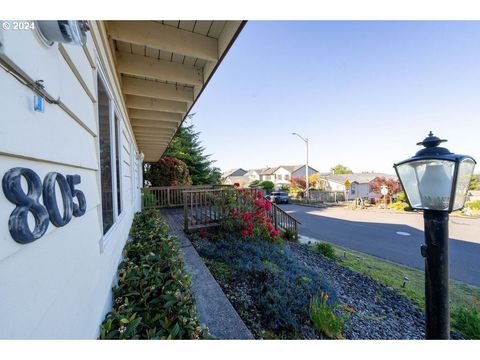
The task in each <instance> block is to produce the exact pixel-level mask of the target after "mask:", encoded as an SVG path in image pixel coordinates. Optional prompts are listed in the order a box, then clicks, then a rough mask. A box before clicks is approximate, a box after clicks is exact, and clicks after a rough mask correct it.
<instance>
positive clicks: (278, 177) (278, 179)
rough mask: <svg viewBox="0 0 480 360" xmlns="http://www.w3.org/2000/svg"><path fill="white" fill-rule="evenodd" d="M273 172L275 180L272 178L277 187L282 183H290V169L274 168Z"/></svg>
mask: <svg viewBox="0 0 480 360" xmlns="http://www.w3.org/2000/svg"><path fill="white" fill-rule="evenodd" d="M274 174H275V180H273V182H274V183H275V185H276V186H277V187H280V186H282V185H290V180H291V174H290V171H288V170H286V169H284V168H282V167H280V168H278V169H277V170H275V173H274ZM304 175H305V174H304Z"/></svg>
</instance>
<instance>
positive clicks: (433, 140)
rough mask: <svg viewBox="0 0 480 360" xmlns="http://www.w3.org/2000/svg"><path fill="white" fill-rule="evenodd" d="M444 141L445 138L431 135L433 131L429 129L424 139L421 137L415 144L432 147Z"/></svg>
mask: <svg viewBox="0 0 480 360" xmlns="http://www.w3.org/2000/svg"><path fill="white" fill-rule="evenodd" d="M446 141H447V140H442V139H440V138H439V137H436V136H435V135H433V132H431V131H430V133H429V134H428V136H427V137H426V138H425V139H423V141H422V142H419V143H417V145H423V146H424V147H426V148H432V147H435V146H438V145H440V144H441V143H442V142H446Z"/></svg>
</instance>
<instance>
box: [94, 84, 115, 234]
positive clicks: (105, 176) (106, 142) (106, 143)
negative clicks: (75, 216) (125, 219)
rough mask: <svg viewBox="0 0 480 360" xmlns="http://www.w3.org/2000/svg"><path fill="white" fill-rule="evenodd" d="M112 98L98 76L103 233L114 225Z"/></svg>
mask: <svg viewBox="0 0 480 360" xmlns="http://www.w3.org/2000/svg"><path fill="white" fill-rule="evenodd" d="M110 108H111V103H110V98H109V96H108V93H107V89H106V88H105V85H104V83H103V81H102V79H101V78H100V77H98V129H99V141H100V181H101V190H102V219H103V233H104V234H105V233H106V232H107V231H108V229H110V227H111V226H112V225H113V191H112V189H113V181H112V160H111V153H112V141H111V140H112V139H111V126H110Z"/></svg>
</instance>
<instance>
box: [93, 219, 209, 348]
mask: <svg viewBox="0 0 480 360" xmlns="http://www.w3.org/2000/svg"><path fill="white" fill-rule="evenodd" d="M130 235H131V237H132V240H131V241H129V242H128V243H127V244H126V246H125V249H124V251H123V261H122V262H121V264H120V265H119V268H118V284H117V285H116V286H115V287H114V288H113V298H114V304H113V308H112V311H111V312H110V313H108V314H107V316H106V318H105V320H104V322H103V323H102V325H101V328H100V339H199V338H206V337H208V332H207V330H206V329H205V328H203V327H202V326H201V325H200V322H199V320H198V318H197V313H196V307H195V300H194V297H193V295H192V293H191V291H190V278H189V277H188V276H187V274H186V272H185V267H184V263H183V260H182V258H181V256H180V252H179V244H178V242H177V240H176V238H175V237H173V236H171V235H170V234H169V229H168V226H167V224H166V223H165V222H164V221H163V219H162V218H161V217H160V213H159V212H158V211H156V210H146V211H143V212H141V213H139V214H136V215H135V218H134V220H133V224H132V228H131V232H130Z"/></svg>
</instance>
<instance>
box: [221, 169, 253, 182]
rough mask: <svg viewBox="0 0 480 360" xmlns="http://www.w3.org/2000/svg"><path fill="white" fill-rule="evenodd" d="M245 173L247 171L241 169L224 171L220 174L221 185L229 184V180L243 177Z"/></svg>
mask: <svg viewBox="0 0 480 360" xmlns="http://www.w3.org/2000/svg"><path fill="white" fill-rule="evenodd" d="M246 173H247V171H246V170H243V169H242V168H236V169H232V170H228V171H225V172H224V173H222V183H223V184H226V183H227V182H229V183H230V182H231V180H230V178H232V177H237V176H243V175H245V174H246ZM232 184H233V183H232Z"/></svg>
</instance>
